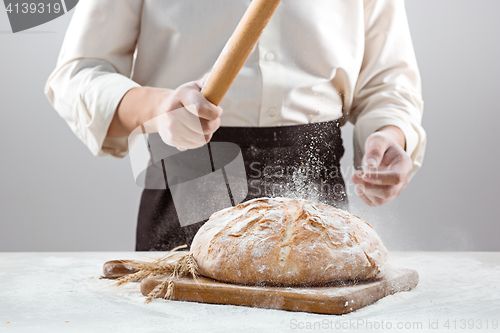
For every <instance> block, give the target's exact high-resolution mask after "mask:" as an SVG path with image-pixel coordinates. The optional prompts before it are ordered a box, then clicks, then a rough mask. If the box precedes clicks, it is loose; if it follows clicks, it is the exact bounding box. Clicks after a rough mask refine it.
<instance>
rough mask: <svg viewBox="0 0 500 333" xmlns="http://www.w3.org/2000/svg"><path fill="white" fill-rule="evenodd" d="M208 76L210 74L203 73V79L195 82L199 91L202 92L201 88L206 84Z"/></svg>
mask: <svg viewBox="0 0 500 333" xmlns="http://www.w3.org/2000/svg"><path fill="white" fill-rule="evenodd" d="M209 76H210V72H209V73H205V75H203V77H202V78H201V79H199V80H198V81H196V85H198V87H199V88H200V90H203V87H204V86H205V84H206V83H207V81H208V77H209Z"/></svg>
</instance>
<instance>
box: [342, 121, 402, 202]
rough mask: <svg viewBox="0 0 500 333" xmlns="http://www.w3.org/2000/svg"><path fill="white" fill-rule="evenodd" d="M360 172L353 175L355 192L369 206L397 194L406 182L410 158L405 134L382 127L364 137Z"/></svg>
mask: <svg viewBox="0 0 500 333" xmlns="http://www.w3.org/2000/svg"><path fill="white" fill-rule="evenodd" d="M362 164H363V165H362V166H363V171H361V170H359V171H357V172H356V173H355V174H354V175H352V177H351V180H352V181H353V182H354V184H356V188H357V190H356V192H357V194H358V195H359V197H360V198H361V199H362V200H363V201H364V202H365V203H366V204H367V205H368V206H380V205H383V204H386V203H388V202H390V201H392V200H393V199H394V198H395V197H397V196H398V195H399V194H400V193H401V191H402V190H403V188H404V187H405V186H406V184H407V183H408V179H409V176H410V172H411V170H412V161H411V159H410V157H409V156H408V154H406V152H405V137H404V134H403V132H402V131H401V130H400V129H399V128H398V127H395V126H385V127H383V128H381V129H380V130H379V131H377V132H375V133H373V134H372V135H370V136H369V137H368V139H366V142H365V155H364V156H363V161H362Z"/></svg>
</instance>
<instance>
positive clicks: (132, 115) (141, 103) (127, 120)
mask: <svg viewBox="0 0 500 333" xmlns="http://www.w3.org/2000/svg"><path fill="white" fill-rule="evenodd" d="M170 93H171V91H170V90H167V89H157V88H151V87H136V88H132V89H130V90H129V91H128V92H127V93H126V94H125V95H124V96H123V98H122V100H121V102H120V104H119V105H118V107H117V108H116V112H115V115H114V116H113V120H112V121H111V124H110V126H109V128H108V133H107V136H109V137H119V136H126V135H129V134H130V133H131V132H132V131H133V130H134V129H135V128H137V127H138V126H140V125H142V124H144V123H145V122H146V121H148V120H150V119H152V118H154V117H155V116H156V112H157V110H158V109H159V106H160V104H161V101H162V100H164V99H165V97H166V95H168V94H170Z"/></svg>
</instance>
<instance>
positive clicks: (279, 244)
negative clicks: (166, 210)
mask: <svg viewBox="0 0 500 333" xmlns="http://www.w3.org/2000/svg"><path fill="white" fill-rule="evenodd" d="M191 253H192V254H193V256H194V258H195V259H196V261H197V262H198V266H199V267H198V269H199V273H200V274H201V275H204V276H207V277H210V278H213V279H216V280H220V281H225V282H233V283H242V284H270V285H290V286H291V285H322V284H325V283H328V282H334V281H348V280H365V279H373V278H376V277H377V275H378V274H379V272H380V267H381V266H382V265H383V264H384V262H385V261H386V260H387V250H386V248H385V247H384V245H383V244H382V241H381V240H380V238H379V237H378V235H377V234H376V232H375V231H374V230H373V228H372V227H371V226H370V225H369V224H368V223H366V222H364V221H363V220H361V219H360V218H359V217H357V216H355V215H352V214H350V213H348V212H346V211H343V210H340V209H336V208H334V207H331V206H328V205H325V204H320V203H312V202H310V201H307V200H302V199H289V198H258V199H253V200H250V201H247V202H244V203H242V204H239V205H237V206H236V207H231V208H228V209H225V210H222V211H219V212H217V213H215V214H213V215H212V216H211V217H210V219H209V221H208V222H207V223H205V224H204V225H203V226H202V227H201V229H200V230H199V231H198V233H197V234H196V236H195V238H194V240H193V243H192V245H191Z"/></svg>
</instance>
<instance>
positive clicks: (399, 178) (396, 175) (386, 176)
mask: <svg viewBox="0 0 500 333" xmlns="http://www.w3.org/2000/svg"><path fill="white" fill-rule="evenodd" d="M406 176H407V172H400V171H394V170H387V171H375V172H370V171H369V172H366V173H365V174H363V176H362V179H363V180H364V181H365V182H367V183H370V184H375V185H379V186H382V185H399V184H402V183H404V181H405V177H406Z"/></svg>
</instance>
